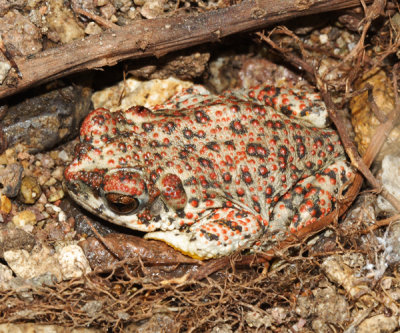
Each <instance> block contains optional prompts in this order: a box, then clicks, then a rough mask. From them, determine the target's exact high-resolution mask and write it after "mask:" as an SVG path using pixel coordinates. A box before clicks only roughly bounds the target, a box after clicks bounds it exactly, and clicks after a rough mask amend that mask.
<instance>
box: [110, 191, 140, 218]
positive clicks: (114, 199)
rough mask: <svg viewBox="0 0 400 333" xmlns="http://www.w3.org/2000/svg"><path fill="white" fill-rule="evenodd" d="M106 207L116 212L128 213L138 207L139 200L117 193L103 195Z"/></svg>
mask: <svg viewBox="0 0 400 333" xmlns="http://www.w3.org/2000/svg"><path fill="white" fill-rule="evenodd" d="M105 198H106V200H107V204H108V207H109V208H110V209H111V210H112V211H113V212H115V213H117V214H129V213H132V212H134V211H135V210H137V209H138V208H139V205H140V202H139V200H138V199H136V198H135V197H132V196H130V195H124V194H119V193H107V194H106V195H105Z"/></svg>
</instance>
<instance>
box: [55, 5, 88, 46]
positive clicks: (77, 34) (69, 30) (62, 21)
mask: <svg viewBox="0 0 400 333" xmlns="http://www.w3.org/2000/svg"><path fill="white" fill-rule="evenodd" d="M49 3H50V7H51V8H52V10H51V11H50V12H49V13H48V14H47V22H48V25H49V28H50V29H51V30H53V31H55V32H56V33H57V34H58V36H59V37H60V40H61V42H62V43H65V44H66V43H68V42H70V41H72V40H74V39H78V38H82V37H84V32H83V29H82V28H81V27H80V26H79V24H78V22H77V21H76V19H75V16H74V14H73V13H72V11H71V9H70V8H69V6H65V4H64V1H63V0H50V1H49Z"/></svg>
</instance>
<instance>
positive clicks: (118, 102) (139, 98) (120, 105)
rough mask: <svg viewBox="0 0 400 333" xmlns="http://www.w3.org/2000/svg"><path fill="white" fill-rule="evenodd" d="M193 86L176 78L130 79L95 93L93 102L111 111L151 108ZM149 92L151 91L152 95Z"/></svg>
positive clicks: (95, 106) (96, 105)
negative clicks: (136, 107)
mask: <svg viewBox="0 0 400 333" xmlns="http://www.w3.org/2000/svg"><path fill="white" fill-rule="evenodd" d="M192 85H193V84H192V83H191V82H186V81H181V80H177V79H174V78H169V79H166V80H158V79H155V80H150V81H145V82H142V81H139V80H136V79H132V78H130V79H127V80H125V82H120V83H118V84H117V85H115V86H112V87H109V88H106V89H103V90H101V91H97V92H95V93H94V94H93V96H92V102H93V106H94V108H96V109H97V108H100V107H103V108H106V109H109V110H111V111H116V110H119V109H122V110H127V109H129V108H130V107H132V106H135V105H143V106H146V107H150V106H154V105H157V104H162V103H163V102H165V101H167V100H168V99H169V98H170V97H172V96H173V95H175V94H176V93H177V92H180V91H181V90H182V89H184V88H189V87H191V86H192ZM149 91H151V94H150V93H149ZM122 92H124V95H123V96H124V97H123V98H121V94H122Z"/></svg>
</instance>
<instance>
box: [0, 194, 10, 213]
mask: <svg viewBox="0 0 400 333" xmlns="http://www.w3.org/2000/svg"><path fill="white" fill-rule="evenodd" d="M0 200H1V201H0V211H1V212H2V213H5V214H8V213H9V212H11V208H12V204H11V200H10V199H8V198H7V197H6V196H5V195H2V196H1V199H0Z"/></svg>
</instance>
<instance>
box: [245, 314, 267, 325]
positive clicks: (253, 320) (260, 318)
mask: <svg viewBox="0 0 400 333" xmlns="http://www.w3.org/2000/svg"><path fill="white" fill-rule="evenodd" d="M245 320H246V323H247V325H249V326H250V327H256V328H260V327H266V328H267V327H270V326H271V320H270V319H269V318H268V316H265V315H262V314H261V313H259V312H257V311H250V312H247V313H246V314H245Z"/></svg>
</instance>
